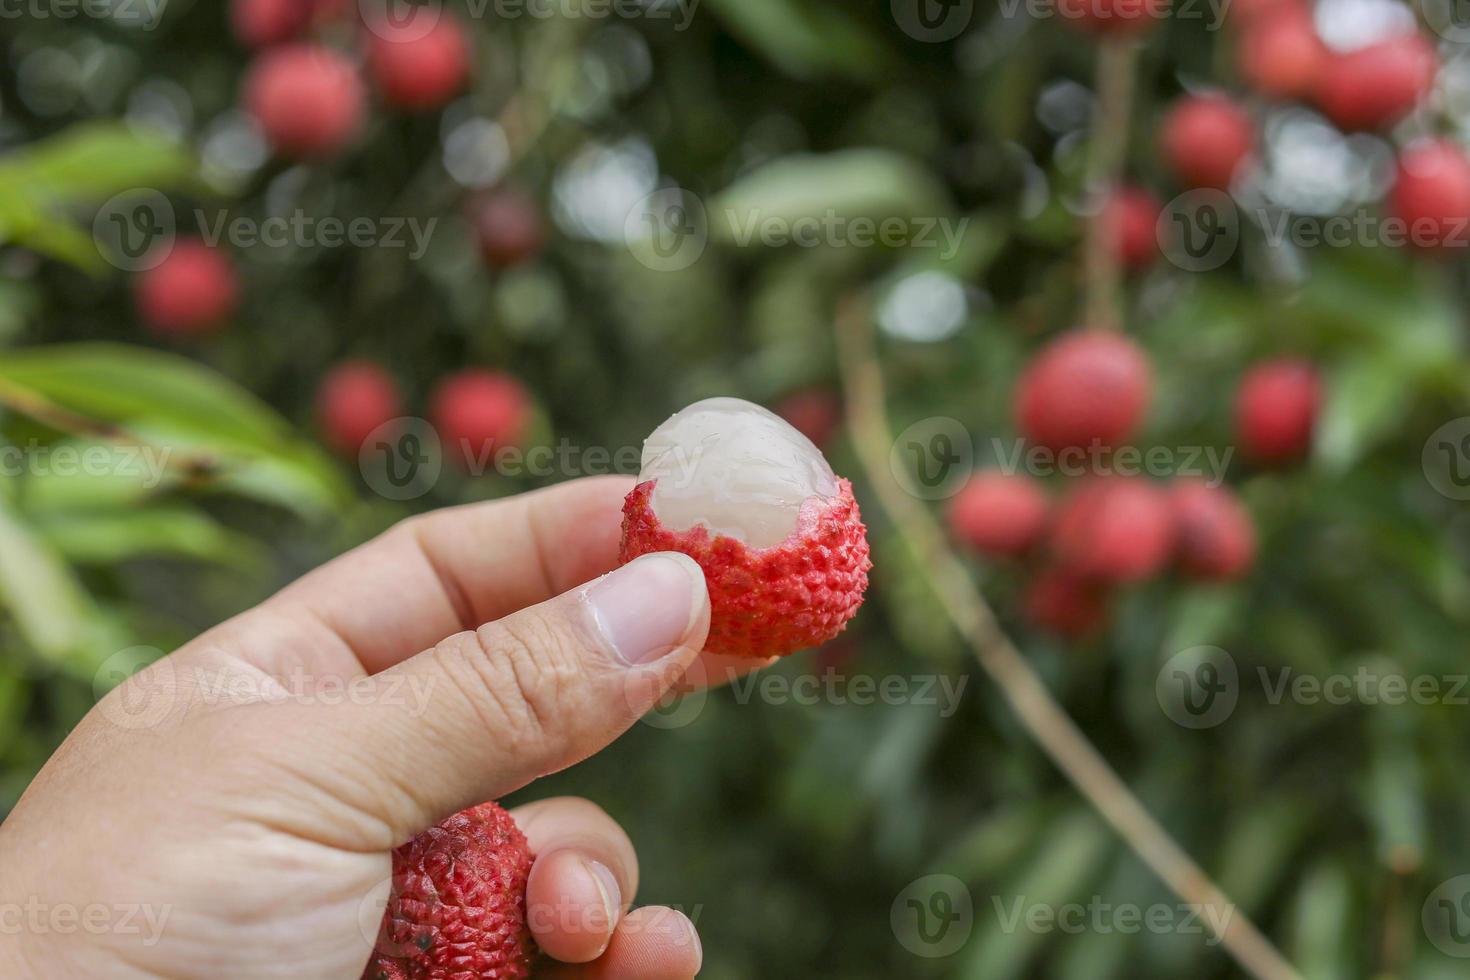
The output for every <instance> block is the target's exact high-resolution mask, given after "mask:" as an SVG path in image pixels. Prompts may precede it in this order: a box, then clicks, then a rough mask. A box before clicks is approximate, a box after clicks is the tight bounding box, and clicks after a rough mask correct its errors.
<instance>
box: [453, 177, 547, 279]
mask: <svg viewBox="0 0 1470 980" xmlns="http://www.w3.org/2000/svg"><path fill="white" fill-rule="evenodd" d="M468 212H469V219H470V223H471V224H472V225H473V226H474V229H475V239H476V241H478V242H479V245H480V257H481V258H482V259H484V261H485V264H486V265H488V266H489V267H490V268H492V269H504V268H508V267H510V266H514V265H520V264H521V263H522V262H528V261H530V260H531V259H533V258H535V257H536V256H537V255H539V254H541V250H542V249H543V248H545V247H546V222H545V220H544V219H543V218H542V217H541V208H540V206H539V205H538V204H537V203H536V201H535V199H534V198H532V197H531V196H530V195H528V194H526V193H524V192H523V191H520V190H516V189H515V188H512V187H501V188H497V189H496V190H493V191H489V192H487V193H484V194H478V195H476V196H475V197H473V198H471V199H470V202H469V206H468Z"/></svg>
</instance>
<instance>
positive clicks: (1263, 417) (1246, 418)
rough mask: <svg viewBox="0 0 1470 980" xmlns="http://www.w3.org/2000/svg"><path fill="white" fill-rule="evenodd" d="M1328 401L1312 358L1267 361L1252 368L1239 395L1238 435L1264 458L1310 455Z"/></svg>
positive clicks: (1279, 460) (1268, 461) (1282, 460)
mask: <svg viewBox="0 0 1470 980" xmlns="http://www.w3.org/2000/svg"><path fill="white" fill-rule="evenodd" d="M1321 406H1322V382H1321V381H1320V380H1319V379H1318V377H1317V369H1316V368H1314V367H1313V366H1312V365H1311V364H1309V363H1307V362H1306V361H1299V360H1292V359H1282V360H1276V361H1267V362H1265V363H1263V364H1259V365H1257V366H1256V367H1254V368H1252V369H1251V370H1250V371H1249V372H1247V374H1246V376H1245V377H1244V378H1243V379H1242V380H1241V382H1240V389H1239V390H1238V391H1237V392H1236V396H1235V425H1236V435H1237V438H1238V439H1239V440H1240V445H1241V448H1242V449H1243V450H1244V451H1245V454H1246V455H1247V456H1249V457H1250V458H1251V459H1254V460H1256V461H1257V462H1259V463H1266V464H1276V463H1286V462H1290V461H1292V460H1295V459H1298V458H1300V457H1302V456H1304V455H1306V453H1307V451H1308V450H1309V449H1310V448H1311V446H1312V435H1313V433H1314V432H1315V431H1316V428H1317V414H1318V412H1319V411H1320V409H1321Z"/></svg>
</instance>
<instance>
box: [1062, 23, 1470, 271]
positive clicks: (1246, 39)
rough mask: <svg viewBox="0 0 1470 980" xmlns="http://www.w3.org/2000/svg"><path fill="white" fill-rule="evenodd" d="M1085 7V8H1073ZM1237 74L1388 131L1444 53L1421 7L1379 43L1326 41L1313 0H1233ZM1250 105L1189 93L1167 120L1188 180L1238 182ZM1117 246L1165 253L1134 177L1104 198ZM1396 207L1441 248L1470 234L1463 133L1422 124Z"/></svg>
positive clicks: (1251, 149)
mask: <svg viewBox="0 0 1470 980" xmlns="http://www.w3.org/2000/svg"><path fill="white" fill-rule="evenodd" d="M1073 8H1075V9H1073ZM1059 10H1060V12H1061V13H1062V14H1063V15H1067V16H1068V18H1069V20H1070V21H1071V23H1073V24H1075V25H1077V26H1079V27H1082V28H1085V29H1088V30H1090V31H1093V32H1094V33H1101V34H1110V35H1113V36H1118V35H1128V34H1136V33H1139V32H1141V31H1143V30H1146V29H1147V28H1148V27H1149V26H1150V25H1152V24H1154V23H1156V22H1158V21H1159V20H1160V19H1161V18H1162V17H1163V16H1165V14H1166V13H1167V10H1168V3H1167V0H1163V2H1151V0H1065V2H1063V3H1062V4H1061V5H1060V6H1059ZM1229 18H1230V22H1231V25H1232V27H1233V31H1232V32H1231V39H1232V43H1233V45H1234V49H1235V56H1236V65H1237V71H1238V76H1239V78H1240V79H1241V80H1242V82H1243V83H1244V84H1245V85H1246V86H1247V87H1249V88H1250V90H1251V91H1252V92H1254V93H1255V95H1256V96H1258V97H1259V99H1261V100H1263V101H1265V102H1267V103H1280V102H1300V103H1303V104H1306V105H1309V106H1311V107H1312V108H1314V109H1316V111H1318V112H1320V113H1321V114H1322V115H1323V116H1325V117H1326V118H1327V119H1329V120H1331V122H1332V123H1333V124H1335V125H1336V126H1337V127H1339V128H1340V129H1342V130H1343V131H1344V132H1349V133H1357V132H1375V133H1381V132H1384V131H1386V130H1388V129H1390V128H1391V127H1393V126H1395V125H1396V124H1398V123H1399V122H1401V121H1403V120H1404V119H1406V118H1407V117H1408V116H1410V115H1411V114H1413V113H1414V112H1416V111H1417V110H1419V109H1420V108H1421V107H1423V106H1424V105H1425V104H1426V102H1427V101H1428V100H1429V98H1430V96H1431V94H1432V92H1433V88H1434V82H1435V79H1436V76H1437V74H1438V72H1439V54H1438V52H1437V50H1436V48H1435V46H1434V44H1433V43H1431V41H1430V40H1429V39H1428V38H1427V37H1426V36H1425V35H1424V34H1423V33H1421V32H1420V31H1419V30H1418V28H1417V27H1416V26H1415V24H1414V23H1413V22H1412V18H1406V22H1405V23H1404V24H1403V25H1402V26H1401V27H1400V28H1398V29H1397V30H1394V31H1390V32H1389V33H1387V34H1386V35H1385V36H1381V37H1380V38H1378V39H1377V40H1376V41H1373V42H1372V43H1368V44H1364V45H1362V46H1360V47H1356V48H1353V49H1350V50H1335V49H1334V48H1332V47H1330V46H1329V45H1327V44H1326V43H1325V42H1324V41H1323V38H1322V35H1321V34H1320V32H1319V31H1318V29H1317V24H1316V22H1315V20H1314V9H1313V4H1312V3H1311V0H1234V2H1233V3H1231V4H1230V6H1229ZM1257 128H1258V127H1257V122H1256V119H1255V115H1254V113H1253V112H1252V109H1251V107H1250V106H1248V105H1247V103H1246V102H1245V101H1243V100H1242V99H1240V98H1238V97H1236V96H1233V95H1231V94H1229V93H1227V92H1225V91H1222V90H1211V91H1201V92H1195V93H1191V94H1187V95H1185V96H1183V97H1181V98H1179V99H1178V100H1177V101H1176V102H1175V103H1174V104H1173V105H1172V106H1170V107H1169V109H1168V111H1167V113H1166V114H1165V116H1164V118H1163V120H1162V122H1161V124H1160V126H1159V132H1158V143H1159V150H1160V155H1161V157H1162V158H1163V161H1164V163H1165V164H1166V166H1167V167H1168V169H1169V171H1170V172H1171V173H1172V174H1173V176H1174V178H1175V179H1176V180H1177V181H1178V182H1179V183H1180V184H1181V185H1182V186H1183V187H1185V188H1186V189H1214V190H1220V191H1229V190H1230V189H1231V188H1232V187H1233V186H1234V185H1235V183H1236V182H1237V181H1238V180H1239V179H1240V178H1241V176H1242V175H1243V174H1244V173H1246V172H1247V171H1248V170H1249V168H1250V167H1251V165H1252V163H1253V162H1254V161H1255V159H1256V155H1257V151H1258V140H1257ZM1104 207H1105V212H1104V213H1105V218H1106V220H1107V222H1108V227H1109V228H1110V235H1111V239H1112V242H1113V245H1114V248H1115V250H1116V251H1117V252H1118V254H1119V255H1120V256H1121V258H1122V262H1123V264H1124V265H1125V267H1129V268H1138V267H1141V266H1146V265H1148V264H1149V263H1150V262H1152V261H1153V259H1154V258H1155V257H1156V256H1157V254H1158V247H1157V244H1156V242H1157V233H1156V231H1155V228H1156V222H1157V220H1158V217H1159V213H1160V205H1159V203H1158V201H1157V200H1156V199H1155V198H1154V197H1153V196H1152V195H1151V194H1149V193H1148V192H1147V191H1146V190H1143V189H1141V188H1136V187H1124V188H1120V189H1117V190H1115V191H1113V192H1112V194H1111V195H1110V196H1109V198H1108V199H1107V201H1106V202H1105V204H1104ZM1387 208H1388V212H1389V214H1390V215H1391V216H1393V217H1395V218H1397V219H1398V220H1399V221H1400V223H1401V224H1402V227H1403V229H1404V236H1403V237H1404V238H1405V240H1406V241H1408V243H1409V244H1410V245H1412V246H1414V247H1416V248H1418V249H1420V250H1422V251H1428V252H1436V251H1442V250H1444V249H1447V248H1463V247H1466V246H1467V245H1470V154H1467V152H1466V150H1465V148H1464V147H1463V146H1462V145H1460V144H1459V143H1458V142H1456V141H1455V140H1452V139H1450V138H1447V137H1443V136H1433V135H1421V136H1418V137H1416V138H1415V139H1413V140H1412V141H1410V142H1409V143H1408V144H1407V145H1406V146H1403V147H1402V148H1401V149H1400V150H1399V154H1398V161H1397V165H1396V167H1395V173H1394V177H1393V183H1392V185H1391V187H1390V190H1389V194H1388V200H1387Z"/></svg>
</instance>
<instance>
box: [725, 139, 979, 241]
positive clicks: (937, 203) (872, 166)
mask: <svg viewBox="0 0 1470 980" xmlns="http://www.w3.org/2000/svg"><path fill="white" fill-rule="evenodd" d="M709 210H710V214H709V224H710V232H711V235H712V236H713V237H714V239H715V240H717V241H722V242H725V243H728V244H736V245H741V246H744V245H752V244H760V243H761V241H762V238H763V236H762V229H763V228H765V227H770V228H773V229H778V230H779V231H780V232H781V234H782V235H783V236H786V235H789V234H791V233H792V230H793V229H797V228H798V227H799V226H800V225H801V224H802V223H805V224H807V225H808V226H809V224H810V223H811V222H819V223H820V222H826V221H828V220H829V219H831V218H834V217H835V218H836V219H840V220H843V221H849V222H850V221H851V220H852V219H855V218H866V219H870V220H872V221H882V220H883V219H885V218H906V219H913V218H927V219H934V220H936V221H937V220H938V219H941V218H944V217H946V216H948V215H949V214H950V213H951V210H952V207H951V203H950V200H949V196H948V194H946V192H945V191H944V188H943V187H942V186H941V185H940V183H939V182H938V181H937V180H935V178H934V176H933V175H932V174H931V173H929V171H928V170H927V169H925V168H924V167H923V165H921V164H920V163H918V162H917V161H915V160H912V159H910V158H908V157H906V156H903V155H901V154H898V153H894V152H892V151H890V150H876V149H860V150H845V151H843V152H841V153H832V154H827V155H825V156H792V157H785V158H782V159H780V160H777V161H775V162H773V163H770V164H767V165H766V166H764V167H761V168H760V169H758V170H756V171H754V172H752V173H750V174H748V175H746V176H744V177H742V178H740V179H739V180H737V181H736V182H735V183H734V184H731V185H730V186H729V187H727V188H725V189H724V190H723V191H721V192H720V193H719V194H717V195H716V196H715V197H714V199H713V200H711V202H710V208H709ZM819 227H820V226H819ZM921 230H922V229H916V230H915V234H916V235H917V234H918V233H919V231H921ZM936 231H937V229H936Z"/></svg>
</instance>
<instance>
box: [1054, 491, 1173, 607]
mask: <svg viewBox="0 0 1470 980" xmlns="http://www.w3.org/2000/svg"><path fill="white" fill-rule="evenodd" d="M1174 540H1175V528H1174V515H1173V512H1172V511H1171V510H1170V508H1169V499H1168V497H1167V496H1166V495H1165V494H1164V492H1163V491H1162V490H1160V489H1159V488H1158V487H1156V486H1154V485H1153V484H1152V483H1150V482H1149V481H1147V480H1144V479H1139V478H1133V477H1109V478H1104V479H1097V480H1092V481H1090V482H1088V483H1085V484H1083V485H1082V486H1081V487H1080V488H1078V489H1077V490H1076V491H1075V492H1074V493H1073V494H1072V495H1071V496H1070V497H1068V498H1067V499H1066V500H1064V501H1063V502H1062V504H1061V506H1060V507H1059V508H1058V510H1057V518H1056V523H1055V525H1054V527H1053V530H1052V541H1051V543H1052V552H1053V554H1054V555H1055V556H1056V558H1057V561H1058V563H1059V564H1060V566H1061V567H1062V568H1064V569H1066V570H1067V571H1069V572H1071V573H1073V574H1076V575H1079V576H1081V577H1083V578H1088V579H1093V580H1096V581H1099V582H1117V583H1122V582H1141V581H1143V580H1144V579H1148V578H1151V577H1153V576H1154V575H1156V574H1157V573H1159V572H1160V571H1162V570H1163V569H1164V566H1165V565H1167V564H1168V562H1169V558H1170V557H1171V555H1172V554H1173V548H1174Z"/></svg>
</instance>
